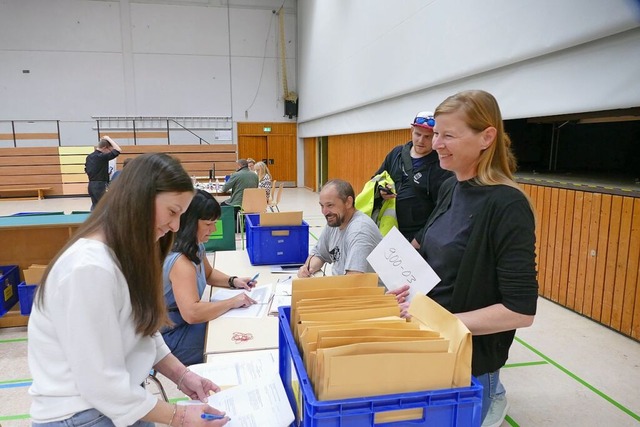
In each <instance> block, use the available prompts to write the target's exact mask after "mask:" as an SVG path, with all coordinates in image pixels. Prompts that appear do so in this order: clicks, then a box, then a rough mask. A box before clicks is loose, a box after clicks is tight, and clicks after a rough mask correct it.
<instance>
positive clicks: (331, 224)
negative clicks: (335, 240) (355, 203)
mask: <svg viewBox="0 0 640 427" xmlns="http://www.w3.org/2000/svg"><path fill="white" fill-rule="evenodd" d="M329 217H331V218H333V219H334V222H329ZM325 219H326V220H327V225H328V226H329V227H340V226H341V225H342V221H343V218H342V217H341V216H340V215H339V214H330V215H326V216H325Z"/></svg>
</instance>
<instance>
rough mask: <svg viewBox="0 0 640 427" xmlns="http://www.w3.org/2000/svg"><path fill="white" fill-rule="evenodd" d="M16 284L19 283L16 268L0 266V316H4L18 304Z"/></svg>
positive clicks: (18, 272) (18, 273)
mask: <svg viewBox="0 0 640 427" xmlns="http://www.w3.org/2000/svg"><path fill="white" fill-rule="evenodd" d="M18 283H20V269H19V268H18V266H17V265H0V291H2V303H1V304H0V316H4V314H5V313H6V312H7V311H9V310H11V308H12V307H13V306H14V305H15V304H16V303H17V302H18Z"/></svg>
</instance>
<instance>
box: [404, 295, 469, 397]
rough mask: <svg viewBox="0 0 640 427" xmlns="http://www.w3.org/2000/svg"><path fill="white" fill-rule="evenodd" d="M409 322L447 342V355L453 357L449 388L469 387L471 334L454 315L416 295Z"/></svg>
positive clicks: (424, 297) (427, 299)
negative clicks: (433, 331)
mask: <svg viewBox="0 0 640 427" xmlns="http://www.w3.org/2000/svg"><path fill="white" fill-rule="evenodd" d="M409 314H411V316H412V319H411V321H416V322H419V323H421V324H422V325H425V326H426V327H427V328H429V329H431V330H435V331H438V332H440V334H441V335H442V336H443V337H445V338H446V339H448V340H449V342H450V346H449V353H452V354H454V355H455V357H456V359H455V366H454V371H453V383H452V384H451V387H469V385H470V384H471V350H472V346H473V344H472V341H471V332H469V329H467V327H466V326H465V325H464V323H462V321H461V320H460V319H458V318H457V317H456V316H455V315H453V314H451V313H450V312H449V311H447V310H446V309H445V308H443V307H442V306H441V305H440V304H438V303H437V302H435V301H434V300H432V299H431V298H429V297H427V296H425V295H417V296H416V297H414V298H413V300H412V301H411V305H410V306H409Z"/></svg>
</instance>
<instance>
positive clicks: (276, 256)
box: [246, 214, 309, 265]
mask: <svg viewBox="0 0 640 427" xmlns="http://www.w3.org/2000/svg"><path fill="white" fill-rule="evenodd" d="M246 227H247V252H248V253H249V261H251V265H276V264H277V265H283V264H302V263H304V262H305V261H306V260H307V257H308V256H309V224H307V223H306V222H305V221H302V225H278V226H269V227H261V226H260V215H259V214H249V215H246Z"/></svg>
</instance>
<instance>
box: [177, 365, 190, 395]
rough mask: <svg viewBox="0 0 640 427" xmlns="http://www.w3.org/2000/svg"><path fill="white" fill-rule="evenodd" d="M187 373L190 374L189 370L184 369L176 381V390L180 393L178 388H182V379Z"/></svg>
mask: <svg viewBox="0 0 640 427" xmlns="http://www.w3.org/2000/svg"><path fill="white" fill-rule="evenodd" d="M187 372H191V371H190V370H189V368H186V369H185V370H184V372H183V373H182V375H180V379H179V380H178V390H180V391H182V390H181V388H180V387H181V386H182V380H184V377H185V375H187Z"/></svg>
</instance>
